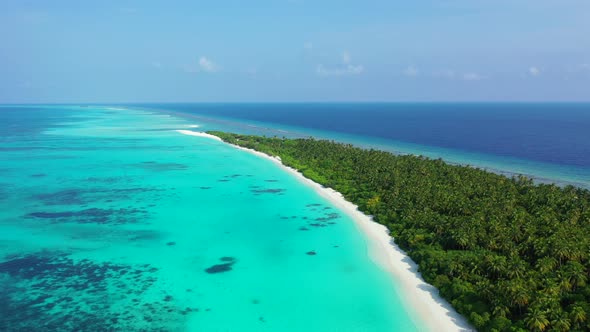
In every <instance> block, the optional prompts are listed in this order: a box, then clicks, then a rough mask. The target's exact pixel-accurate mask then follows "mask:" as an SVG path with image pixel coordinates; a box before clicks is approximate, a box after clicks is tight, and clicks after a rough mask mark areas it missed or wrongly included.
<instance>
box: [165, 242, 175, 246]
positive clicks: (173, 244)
mask: <svg viewBox="0 0 590 332" xmlns="http://www.w3.org/2000/svg"><path fill="white" fill-rule="evenodd" d="M166 245H167V246H169V247H170V246H175V245H176V242H167V243H166Z"/></svg>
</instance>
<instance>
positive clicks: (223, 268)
mask: <svg viewBox="0 0 590 332" xmlns="http://www.w3.org/2000/svg"><path fill="white" fill-rule="evenodd" d="M232 265H233V263H224V264H215V265H213V266H210V267H208V268H206V269H205V272H207V273H209V274H214V273H223V272H229V271H231V270H232Z"/></svg>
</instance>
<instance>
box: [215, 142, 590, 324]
mask: <svg viewBox="0 0 590 332" xmlns="http://www.w3.org/2000/svg"><path fill="white" fill-rule="evenodd" d="M209 134H211V135H214V136H217V137H219V138H220V139H222V140H223V141H225V142H227V143H230V144H233V145H236V146H239V147H243V148H248V149H253V150H256V151H259V152H262V153H265V154H267V155H270V156H275V157H279V158H280V160H281V161H282V163H283V164H284V165H286V166H289V167H292V168H294V169H296V170H298V171H300V172H301V173H302V174H303V175H304V176H305V177H307V178H308V179H310V180H312V181H314V182H317V183H319V184H321V185H323V186H325V187H329V188H332V189H334V190H336V191H338V192H340V193H341V194H342V195H343V196H344V198H346V199H347V200H348V201H350V202H352V203H354V204H356V205H358V208H359V210H360V211H362V212H363V213H365V214H367V215H371V216H373V218H374V220H375V221H376V222H378V223H380V224H382V225H384V226H386V227H387V229H388V230H389V231H390V234H391V236H392V237H393V238H394V239H395V242H396V243H397V245H399V246H400V247H401V248H402V249H404V250H405V251H406V252H407V254H408V255H409V256H410V257H411V258H412V260H414V262H416V263H417V264H418V266H419V271H420V273H421V274H422V276H423V278H424V279H425V280H426V281H427V282H428V283H430V284H432V285H433V286H435V287H436V288H437V289H438V290H439V292H440V295H441V296H442V297H443V298H445V299H446V300H447V301H448V302H449V303H451V304H452V306H453V307H454V308H455V309H456V310H457V311H458V312H459V313H461V314H462V315H464V316H465V317H467V318H468V319H469V321H470V322H471V323H472V324H473V326H475V327H476V328H477V329H478V330H481V331H585V330H588V329H590V324H589V323H590V322H589V320H588V317H587V315H588V313H590V287H589V286H588V284H587V281H588V273H589V254H590V191H588V190H586V189H581V188H577V187H573V186H567V187H559V186H557V185H554V184H536V183H534V182H533V180H531V179H529V178H526V177H524V176H516V177H513V178H508V177H506V176H504V175H499V174H495V173H491V172H488V171H485V170H481V169H477V168H473V167H469V166H460V165H450V164H447V163H445V162H444V161H442V160H440V159H438V160H433V159H428V158H425V157H422V156H412V155H394V154H392V153H389V152H384V151H378V150H373V149H371V150H365V149H361V148H357V147H354V146H352V145H350V144H341V143H337V142H333V141H326V140H316V139H313V138H308V139H286V138H277V137H272V138H269V137H260V136H248V135H238V134H231V133H224V132H209Z"/></svg>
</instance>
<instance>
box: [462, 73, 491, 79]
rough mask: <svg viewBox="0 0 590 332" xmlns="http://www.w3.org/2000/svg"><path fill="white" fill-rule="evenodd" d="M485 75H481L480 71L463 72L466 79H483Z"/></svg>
mask: <svg viewBox="0 0 590 332" xmlns="http://www.w3.org/2000/svg"><path fill="white" fill-rule="evenodd" d="M484 78H485V77H483V76H481V75H480V74H478V73H465V74H463V77H462V79H463V80H464V81H481V80H483V79H484Z"/></svg>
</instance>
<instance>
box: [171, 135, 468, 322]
mask: <svg viewBox="0 0 590 332" xmlns="http://www.w3.org/2000/svg"><path fill="white" fill-rule="evenodd" d="M177 132H179V133H181V134H185V135H192V136H199V137H206V138H211V139H215V140H218V141H221V139H220V138H219V137H217V136H214V135H210V134H207V133H203V132H194V131H189V130H177ZM232 146H234V147H236V148H237V149H240V150H244V151H247V152H249V153H253V154H255V155H257V156H260V157H262V158H267V159H269V160H272V161H273V162H274V163H276V164H277V165H278V166H280V167H282V168H283V169H285V170H286V171H287V172H289V173H291V174H292V175H293V176H295V177H296V178H297V179H299V180H300V181H301V182H302V183H304V184H306V185H307V186H310V187H311V188H313V189H314V190H315V191H316V192H317V193H318V194H319V195H320V196H322V197H324V198H325V199H327V200H329V201H330V202H331V203H332V204H333V205H334V206H335V207H337V208H338V209H340V210H341V211H343V212H345V213H346V214H347V215H348V216H350V217H351V219H352V220H354V222H355V224H356V226H357V227H358V228H359V229H360V230H361V231H362V232H363V233H364V234H365V235H366V236H367V239H368V240H369V241H367V243H368V246H369V254H370V257H371V259H372V260H373V261H375V263H377V264H378V265H379V266H381V267H382V268H383V269H385V270H386V271H387V272H388V273H389V274H390V275H391V276H392V277H393V280H394V283H395V284H396V285H397V286H398V289H399V290H400V292H401V295H402V297H403V299H404V300H405V301H406V303H407V304H408V312H409V313H410V314H411V315H412V316H413V318H414V320H415V321H416V324H417V326H418V327H419V328H420V327H422V328H424V329H426V330H427V331H449V332H452V331H461V332H466V331H475V329H474V328H473V327H471V326H470V325H469V323H468V322H467V320H466V319H465V318H464V317H463V316H461V315H459V314H458V313H457V312H456V311H455V310H454V309H453V308H452V306H451V305H450V304H449V303H448V302H447V301H446V300H444V299H443V298H441V297H440V296H439V295H438V290H437V289H436V288H435V287H434V286H432V285H430V284H428V283H426V282H425V281H424V279H422V276H421V275H420V273H418V267H417V265H416V264H415V263H414V262H413V261H412V260H411V258H410V257H408V256H407V255H406V253H405V252H404V251H403V250H402V249H400V248H399V247H398V246H397V245H396V244H395V243H394V241H393V238H391V236H389V232H388V231H387V228H386V227H385V226H383V225H381V224H379V223H377V222H375V221H373V219H372V218H371V217H370V216H367V215H365V214H363V213H362V212H360V211H359V210H358V207H357V206H356V205H354V204H353V203H351V202H349V201H347V200H346V199H344V197H343V196H342V195H341V194H340V193H339V192H337V191H335V190H333V189H331V188H326V187H324V186H322V185H320V184H318V183H316V182H313V181H312V180H310V179H308V178H306V177H304V176H303V174H301V173H300V172H299V171H297V170H295V169H293V168H291V167H288V166H285V165H283V163H282V162H281V160H280V158H278V157H272V156H269V155H267V154H264V153H262V152H258V151H255V150H252V149H247V148H243V147H240V146H236V145H232Z"/></svg>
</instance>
